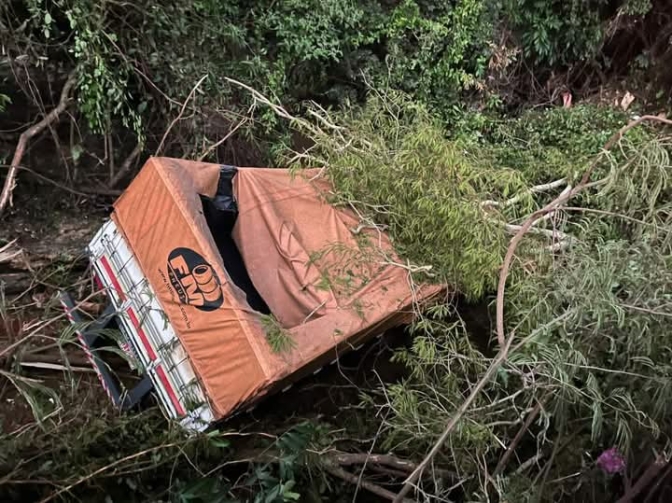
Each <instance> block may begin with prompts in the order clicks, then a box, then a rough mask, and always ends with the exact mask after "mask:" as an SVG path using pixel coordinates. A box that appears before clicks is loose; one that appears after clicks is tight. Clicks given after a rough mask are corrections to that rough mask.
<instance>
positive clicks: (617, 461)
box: [597, 447, 625, 475]
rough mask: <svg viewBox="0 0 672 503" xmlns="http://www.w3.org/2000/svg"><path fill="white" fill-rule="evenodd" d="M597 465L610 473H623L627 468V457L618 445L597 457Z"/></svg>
mask: <svg viewBox="0 0 672 503" xmlns="http://www.w3.org/2000/svg"><path fill="white" fill-rule="evenodd" d="M597 466H598V467H599V468H600V469H601V470H602V471H603V472H604V473H608V474H609V475H613V474H614V473H622V472H623V471H624V470H625V458H624V457H623V454H621V453H620V452H618V449H617V448H616V447H612V448H610V449H607V450H606V451H604V452H603V453H602V454H600V457H598V458H597Z"/></svg>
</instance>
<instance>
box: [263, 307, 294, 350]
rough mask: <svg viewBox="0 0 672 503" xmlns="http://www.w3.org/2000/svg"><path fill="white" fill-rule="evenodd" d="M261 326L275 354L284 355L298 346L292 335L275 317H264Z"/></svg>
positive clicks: (270, 315)
mask: <svg viewBox="0 0 672 503" xmlns="http://www.w3.org/2000/svg"><path fill="white" fill-rule="evenodd" d="M260 322H261V325H262V327H263V329H264V332H265V333H266V340H267V341H268V345H269V346H270V347H271V350H272V351H273V352H274V353H284V352H287V351H289V350H291V349H293V348H294V347H295V346H296V343H295V342H294V339H292V336H291V334H290V333H289V332H288V331H287V330H286V329H285V328H283V326H282V325H281V324H280V322H279V321H278V320H277V319H276V318H275V316H273V315H272V314H269V315H262V316H261V317H260Z"/></svg>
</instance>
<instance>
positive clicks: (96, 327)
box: [60, 292, 154, 410]
mask: <svg viewBox="0 0 672 503" xmlns="http://www.w3.org/2000/svg"><path fill="white" fill-rule="evenodd" d="M60 300H61V305H62V306H63V309H64V310H65V314H66V316H67V318H68V319H69V320H70V323H72V324H73V325H74V327H75V332H76V334H77V339H78V340H79V344H80V346H81V347H82V350H83V351H84V353H86V357H87V358H88V360H89V362H90V363H91V366H92V367H93V369H94V370H95V372H96V374H97V375H98V379H99V380H100V383H101V385H102V386H103V389H104V390H105V392H106V393H107V395H108V396H109V397H110V400H112V403H114V405H116V406H117V407H118V408H119V409H121V410H128V409H131V408H133V407H135V406H137V405H139V404H140V402H141V401H142V399H143V398H144V397H145V396H147V394H148V393H150V392H151V391H152V390H153V389H154V385H153V383H152V380H151V378H150V377H149V375H148V374H147V373H145V374H144V375H143V377H142V380H140V382H138V384H136V385H135V386H134V387H133V388H131V389H125V388H123V387H122V386H121V385H120V384H119V381H118V380H117V379H116V377H115V376H114V374H113V373H112V372H111V369H110V366H109V365H108V364H107V363H106V362H105V361H104V360H103V358H102V357H101V354H100V353H101V351H100V347H101V343H103V342H104V338H105V337H104V336H103V335H102V333H101V331H103V330H105V329H109V328H110V326H111V325H112V324H113V322H115V317H116V310H115V308H114V306H113V305H112V304H110V305H108V307H107V308H106V309H105V311H103V313H102V315H101V316H100V317H99V318H97V319H95V320H93V321H91V320H89V319H85V318H83V317H82V315H81V314H80V313H79V312H78V310H77V305H76V304H75V302H74V300H73V299H72V297H71V296H70V294H69V293H67V292H61V294H60ZM124 337H125V336H124Z"/></svg>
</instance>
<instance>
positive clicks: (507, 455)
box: [492, 400, 545, 477]
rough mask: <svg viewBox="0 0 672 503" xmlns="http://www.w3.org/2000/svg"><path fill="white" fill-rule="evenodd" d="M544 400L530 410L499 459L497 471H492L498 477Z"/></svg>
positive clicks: (539, 410)
mask: <svg viewBox="0 0 672 503" xmlns="http://www.w3.org/2000/svg"><path fill="white" fill-rule="evenodd" d="M544 402H545V400H541V401H539V402H537V405H536V406H535V407H534V409H532V412H530V413H529V414H528V415H527V418H526V419H525V422H524V423H523V425H522V426H521V427H520V429H519V430H518V433H516V436H515V437H513V440H512V441H511V444H509V447H508V448H507V449H506V451H505V452H504V454H503V455H502V457H501V459H500V460H499V463H497V466H496V467H495V471H494V472H493V473H492V476H493V477H497V475H499V474H501V473H502V472H503V471H504V468H506V465H507V463H508V462H509V459H510V458H511V456H512V455H513V453H514V452H515V451H516V447H518V444H519V443H520V441H521V440H522V439H523V435H525V432H526V431H527V430H528V429H529V427H530V425H531V424H532V422H533V421H534V420H535V419H536V418H537V416H538V415H539V413H540V412H541V409H542V408H543V406H544Z"/></svg>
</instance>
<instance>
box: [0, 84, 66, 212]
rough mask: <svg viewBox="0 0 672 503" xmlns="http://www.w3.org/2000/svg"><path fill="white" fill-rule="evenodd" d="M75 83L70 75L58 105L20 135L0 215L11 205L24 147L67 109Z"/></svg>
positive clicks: (1, 194)
mask: <svg viewBox="0 0 672 503" xmlns="http://www.w3.org/2000/svg"><path fill="white" fill-rule="evenodd" d="M76 82H77V76H76V74H75V73H74V72H73V73H71V74H70V76H69V77H68V80H67V81H66V82H65V84H64V85H63V89H62V91H61V99H60V101H59V102H58V105H56V108H54V109H53V110H52V111H51V112H49V113H48V114H47V115H46V116H45V117H44V119H42V120H41V121H40V122H38V123H37V124H35V125H34V126H31V127H30V128H28V129H27V130H25V131H24V132H23V133H21V136H20V137H19V142H18V144H17V145H16V150H15V151H14V157H13V158H12V163H11V165H10V168H9V171H8V172H7V178H5V183H4V185H3V187H2V193H0V215H1V214H2V212H3V211H4V210H5V208H6V207H7V205H8V204H9V205H10V206H11V205H12V193H13V191H14V187H15V186H16V173H17V171H18V169H19V165H20V164H21V159H22V158H23V154H24V153H25V151H26V145H27V144H28V142H29V141H30V140H31V139H32V138H33V137H34V136H35V135H38V134H40V133H41V132H42V131H43V130H44V129H45V128H46V127H48V126H50V125H51V124H53V123H54V122H56V121H57V120H58V117H59V115H60V114H61V113H63V111H65V109H66V108H68V106H69V105H70V98H71V97H70V92H71V91H72V89H73V88H74V87H75V84H76Z"/></svg>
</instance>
